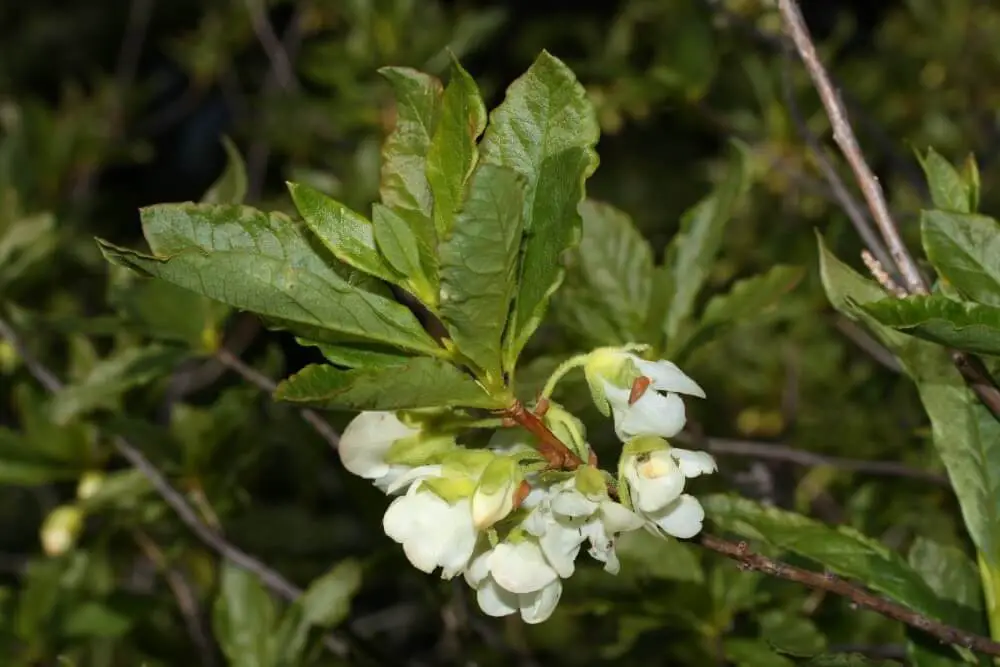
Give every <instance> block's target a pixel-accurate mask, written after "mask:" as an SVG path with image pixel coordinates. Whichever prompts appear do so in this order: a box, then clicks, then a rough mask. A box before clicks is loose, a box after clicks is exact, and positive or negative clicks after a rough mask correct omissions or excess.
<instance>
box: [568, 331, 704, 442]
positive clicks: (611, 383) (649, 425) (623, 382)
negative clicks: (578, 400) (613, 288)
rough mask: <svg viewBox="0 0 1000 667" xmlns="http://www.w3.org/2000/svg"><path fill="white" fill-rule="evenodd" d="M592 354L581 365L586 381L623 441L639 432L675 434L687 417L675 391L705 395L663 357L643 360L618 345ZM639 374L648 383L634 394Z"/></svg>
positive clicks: (639, 433)
mask: <svg viewBox="0 0 1000 667" xmlns="http://www.w3.org/2000/svg"><path fill="white" fill-rule="evenodd" d="M592 357H593V359H592V360H591V361H590V362H589V363H588V365H587V366H586V367H585V369H584V370H585V372H586V374H587V381H588V384H589V385H590V388H591V392H592V393H593V394H594V398H595V400H596V401H597V404H598V407H600V408H601V410H602V411H604V413H605V414H608V407H610V411H611V412H612V413H613V415H614V420H615V431H616V433H617V434H618V437H619V438H621V440H622V441H625V440H628V439H629V438H633V437H636V436H640V435H656V436H660V437H664V438H670V437H673V436H674V435H677V434H678V433H679V432H680V431H681V429H683V428H684V423H685V421H686V414H685V410H684V401H683V400H681V397H680V396H679V395H678V394H688V395H691V396H698V397H700V398H704V397H705V391H704V390H703V389H702V388H701V387H700V386H698V383H697V382H695V381H694V380H692V379H691V378H690V377H688V376H687V375H685V374H684V372H683V371H681V369H680V368H678V367H677V365H676V364H674V363H672V362H669V361H666V360H664V359H661V360H659V361H646V360H645V359H642V358H641V357H639V356H638V355H636V354H633V353H631V352H627V351H625V350H622V349H618V348H605V349H601V350H597V351H595V352H594V353H592ZM640 378H646V379H647V380H648V386H647V387H646V388H645V390H644V391H643V392H642V393H641V394H639V395H638V396H636V397H633V396H632V386H633V383H634V382H635V381H636V380H638V379H640ZM633 398H634V401H633V400H632V399H633Z"/></svg>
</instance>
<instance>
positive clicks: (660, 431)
mask: <svg viewBox="0 0 1000 667" xmlns="http://www.w3.org/2000/svg"><path fill="white" fill-rule="evenodd" d="M686 421H687V415H686V414H685V411H684V401H683V400H682V399H681V397H680V396H678V395H677V394H667V395H666V396H664V395H663V394H660V393H657V392H655V391H647V392H646V393H645V394H643V395H642V396H640V397H639V400H637V401H636V402H635V403H633V404H632V405H630V406H629V408H628V409H627V410H624V411H622V413H621V416H620V422H619V414H618V412H615V429H616V431H617V432H618V437H620V438H622V440H628V439H630V438H634V437H636V436H640V435H658V436H660V437H662V438H672V437H673V436H675V435H677V434H678V433H680V432H681V430H682V429H683V428H684V424H685V422H686Z"/></svg>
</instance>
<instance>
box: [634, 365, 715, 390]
mask: <svg viewBox="0 0 1000 667" xmlns="http://www.w3.org/2000/svg"><path fill="white" fill-rule="evenodd" d="M632 361H634V362H635V365H636V367H637V368H638V369H639V372H640V373H642V374H643V375H645V376H646V377H648V378H649V379H650V380H652V381H653V383H652V386H653V389H656V390H658V391H673V392H677V393H678V394H690V395H691V396H697V397H699V398H705V390H704V389H702V388H701V387H699V386H698V383H697V382H695V381H694V380H692V379H691V378H689V377H688V376H687V375H686V374H685V373H684V371H682V370H681V369H680V368H678V367H677V365H676V364H674V363H673V362H670V361H667V360H666V359H660V360H659V361H646V360H644V359H640V358H638V357H636V356H633V358H632Z"/></svg>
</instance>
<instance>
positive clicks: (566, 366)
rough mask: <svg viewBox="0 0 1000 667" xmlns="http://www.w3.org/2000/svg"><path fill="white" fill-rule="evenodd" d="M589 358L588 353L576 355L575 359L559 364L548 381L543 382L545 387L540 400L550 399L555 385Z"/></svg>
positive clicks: (571, 358)
mask: <svg viewBox="0 0 1000 667" xmlns="http://www.w3.org/2000/svg"><path fill="white" fill-rule="evenodd" d="M588 358H590V353H589V352H588V353H587V354H578V355H576V356H575V357H570V358H569V359H567V360H566V361H564V362H562V363H561V364H559V366H557V367H556V369H555V370H554V371H553V372H552V375H550V376H549V379H548V380H547V381H546V382H545V387H543V388H542V395H541V397H542V398H550V397H551V396H552V392H553V391H555V390H556V385H557V384H559V381H560V380H562V379H563V377H565V375H566V374H567V373H569V372H570V371H571V370H573V369H574V368H579V367H580V366H583V365H584V364H586V363H587V359H588Z"/></svg>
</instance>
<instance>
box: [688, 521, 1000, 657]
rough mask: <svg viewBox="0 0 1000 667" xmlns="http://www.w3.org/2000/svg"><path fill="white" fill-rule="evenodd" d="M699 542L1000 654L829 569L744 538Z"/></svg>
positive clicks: (750, 566)
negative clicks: (761, 550) (789, 559)
mask: <svg viewBox="0 0 1000 667" xmlns="http://www.w3.org/2000/svg"><path fill="white" fill-rule="evenodd" d="M699 541H700V542H701V544H702V546H704V547H705V548H707V549H710V550H712V551H714V552H716V553H719V554H722V555H723V556H726V557H727V558H732V559H733V560H735V561H737V562H738V563H739V564H740V566H741V567H742V568H743V569H747V570H756V571H757V572H762V573H764V574H767V575H770V576H772V577H777V578H779V579H785V580H787V581H794V582H797V583H800V584H804V585H806V586H808V587H810V588H814V589H817V590H822V591H827V592H830V593H835V594H836V595H840V596H842V597H845V598H847V599H849V600H850V601H851V602H853V603H854V604H856V605H857V606H859V607H864V608H866V609H871V610H872V611H875V612H878V613H879V614H882V615H883V616H886V617H888V618H891V619H894V620H896V621H900V622H901V623H905V624H906V625H909V626H910V627H913V628H916V629H918V630H922V631H923V632H926V633H927V634H929V635H932V636H934V637H937V638H938V639H940V640H942V641H945V642H948V643H950V644H958V645H959V646H964V647H966V648H969V649H972V650H974V651H978V652H980V653H986V654H987V655H996V656H1000V643H998V642H995V641H993V640H992V639H988V638H986V637H983V636H981V635H977V634H973V633H971V632H966V631H965V630H961V629H959V628H955V627H952V626H950V625H946V624H945V623H942V622H940V621H937V620H935V619H933V618H929V617H927V616H925V615H923V614H921V613H919V612H916V611H913V610H912V609H907V608H906V607H904V606H902V605H901V604H898V603H896V602H893V601H891V600H886V599H885V598H882V597H879V596H877V595H875V594H873V593H871V592H869V591H867V590H865V589H864V588H861V587H860V586H858V585H856V584H853V583H851V582H849V581H847V580H845V579H841V578H840V577H837V576H835V575H833V574H830V573H819V572H811V571H809V570H804V569H802V568H798V567H794V566H792V565H789V564H787V563H783V562H781V561H778V560H773V559H771V558H767V557H766V556H762V555H760V554H757V553H754V552H752V551H751V550H750V548H749V546H748V545H747V543H746V542H738V543H737V542H729V541H727V540H724V539H722V538H719V537H716V536H714V535H709V534H704V533H703V534H702V535H701V537H700V538H699Z"/></svg>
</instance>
